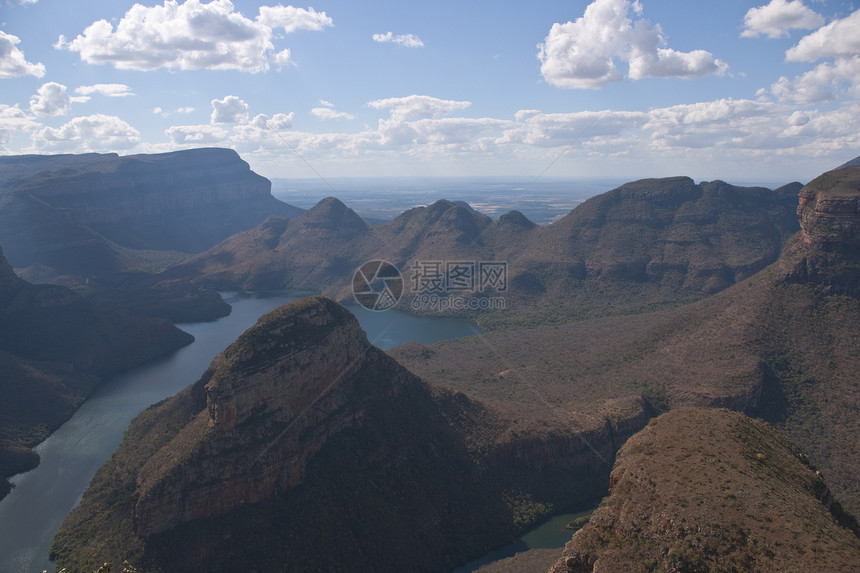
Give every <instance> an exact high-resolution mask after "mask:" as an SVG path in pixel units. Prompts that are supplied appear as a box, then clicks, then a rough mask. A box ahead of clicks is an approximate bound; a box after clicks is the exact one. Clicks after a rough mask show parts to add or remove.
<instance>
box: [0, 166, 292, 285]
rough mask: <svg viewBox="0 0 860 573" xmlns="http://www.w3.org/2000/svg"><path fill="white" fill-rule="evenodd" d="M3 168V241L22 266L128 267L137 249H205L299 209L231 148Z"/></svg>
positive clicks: (81, 270) (68, 269) (75, 270)
mask: <svg viewBox="0 0 860 573" xmlns="http://www.w3.org/2000/svg"><path fill="white" fill-rule="evenodd" d="M0 167H2V169H3V171H4V176H3V177H2V179H0V243H2V244H4V246H5V247H6V252H7V256H8V258H9V260H10V261H11V262H12V264H13V265H15V266H16V267H27V266H30V265H33V264H41V265H45V266H48V267H51V268H54V269H56V270H58V271H61V272H65V273H69V274H91V273H94V272H99V271H101V272H109V271H114V272H115V271H121V270H127V267H128V266H130V265H132V264H133V262H134V258H135V256H134V255H135V254H134V252H133V251H134V250H146V251H153V250H155V251H179V252H184V253H193V252H199V251H202V250H205V249H207V248H209V247H211V246H213V245H215V244H216V243H218V242H219V241H222V240H224V239H226V238H227V237H229V236H230V235H232V234H233V233H236V232H239V231H242V230H245V229H248V228H250V227H253V226H254V225H256V224H258V223H260V222H261V221H263V220H264V219H265V218H266V217H268V216H271V215H277V216H283V217H294V216H296V215H298V214H299V213H301V210H300V209H298V208H296V207H292V206H290V205H287V204H285V203H282V202H281V201H278V200H277V199H275V198H274V197H273V196H272V195H271V183H270V182H269V181H268V180H267V179H265V178H264V177H261V176H259V175H257V174H256V173H254V172H253V171H251V170H250V168H249V166H248V164H247V163H246V162H244V161H242V160H241V159H240V158H239V155H238V154H237V153H236V152H235V151H232V150H228V149H192V150H187V151H176V152H171V153H164V154H158V155H130V156H123V157H120V156H117V155H116V154H105V155H100V154H88V155H83V156H69V155H61V156H10V157H2V158H0ZM129 250H131V252H130V251H129ZM138 258H139V257H138ZM130 259H131V260H130Z"/></svg>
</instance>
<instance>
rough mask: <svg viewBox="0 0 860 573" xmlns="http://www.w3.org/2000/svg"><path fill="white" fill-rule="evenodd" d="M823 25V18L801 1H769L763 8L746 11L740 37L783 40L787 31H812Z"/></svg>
mask: <svg viewBox="0 0 860 573" xmlns="http://www.w3.org/2000/svg"><path fill="white" fill-rule="evenodd" d="M823 24H824V16H822V15H821V14H818V13H816V12H815V11H813V10H812V9H810V8H809V7H807V6H805V5H804V4H803V1H802V0H771V1H770V3H769V4H767V5H765V6H760V7H758V8H750V9H749V11H747V13H746V15H745V16H744V29H743V31H742V32H741V37H742V38H754V37H756V36H767V37H768V38H784V37H787V36H788V33H789V30H792V29H798V30H814V29H815V28H818V27H819V26H821V25H823Z"/></svg>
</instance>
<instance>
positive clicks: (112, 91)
mask: <svg viewBox="0 0 860 573" xmlns="http://www.w3.org/2000/svg"><path fill="white" fill-rule="evenodd" d="M75 93H76V94H78V95H82V96H92V95H103V96H107V97H126V96H131V95H134V92H132V91H131V88H130V87H128V86H127V85H125V84H94V85H91V86H80V87H78V88H75Z"/></svg>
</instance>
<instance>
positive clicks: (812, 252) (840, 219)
mask: <svg viewBox="0 0 860 573" xmlns="http://www.w3.org/2000/svg"><path fill="white" fill-rule="evenodd" d="M797 218H798V220H799V221H800V227H801V231H800V234H799V235H798V237H797V238H796V239H795V240H794V242H793V243H792V244H791V245H789V247H788V248H787V249H786V254H787V256H786V257H785V260H784V261H783V262H782V264H781V266H780V268H781V270H782V272H783V274H784V276H785V278H786V279H787V280H788V281H790V282H800V283H806V284H812V285H814V286H815V287H816V288H818V289H819V290H820V291H822V292H826V293H835V294H848V295H852V296H858V295H860V167H844V168H840V169H836V170H834V171H830V172H828V173H825V174H824V175H821V176H820V177H817V178H816V179H814V180H812V181H810V182H809V183H808V184H807V185H806V186H805V187H803V189H801V191H800V195H799V203H798V207H797Z"/></svg>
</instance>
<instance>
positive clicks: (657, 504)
mask: <svg viewBox="0 0 860 573" xmlns="http://www.w3.org/2000/svg"><path fill="white" fill-rule="evenodd" d="M610 484H611V486H610V494H609V496H608V497H606V498H605V499H604V500H603V502H602V503H601V505H600V507H599V508H598V509H597V510H596V511H595V512H594V514H593V515H592V516H591V518H590V520H589V522H588V524H587V525H586V526H585V527H583V528H582V529H581V530H579V531H578V532H577V533H576V534H574V536H573V538H572V540H571V541H570V542H569V543H568V544H567V546H566V547H565V549H564V552H563V555H562V557H561V558H560V559H559V560H558V562H557V563H556V564H555V565H554V566H553V567H552V568H551V570H550V571H551V572H552V573H580V572H581V573H585V572H589V573H591V572H592V571H594V572H597V571H600V572H604V571H605V572H615V571H629V572H640V571H641V572H645V571H773V572H776V571H779V572H783V571H798V572H800V571H813V570H814V571H834V572H835V571H849V570H852V569H853V568H854V567H856V564H857V563H858V562H860V538H858V536H857V523H856V521H853V519H852V518H850V517H849V516H847V515H846V514H845V513H844V512H842V510H841V508H840V507H839V506H838V504H836V503H835V502H834V500H833V497H832V495H831V494H830V491H829V490H828V488H827V486H826V485H825V483H824V481H823V479H822V477H821V472H819V471H817V470H816V469H815V467H813V466H812V465H811V464H810V462H809V460H808V458H807V457H806V455H805V454H803V453H802V452H801V451H800V450H799V449H798V448H797V447H796V446H794V445H793V444H791V443H790V442H789V440H788V439H786V438H785V437H784V436H783V435H782V434H781V433H780V432H778V431H776V430H775V429H774V428H772V427H771V426H769V425H767V424H765V423H763V422H761V421H756V420H752V419H750V418H747V417H746V416H744V415H743V414H739V413H736V412H730V411H727V410H704V409H695V408H681V409H678V410H673V411H672V412H669V413H667V414H664V415H663V416H661V417H659V418H657V419H655V420H654V421H653V422H652V423H651V424H649V425H648V427H647V428H645V429H643V430H642V431H641V432H639V433H638V434H636V435H635V436H633V437H632V438H631V439H630V440H629V441H628V442H627V443H626V444H625V445H624V446H623V447H622V448H621V451H620V452H619V453H618V458H617V460H616V462H615V467H614V468H613V470H612V477H611V480H610ZM852 527H853V528H854V530H852V529H851V528H852Z"/></svg>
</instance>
